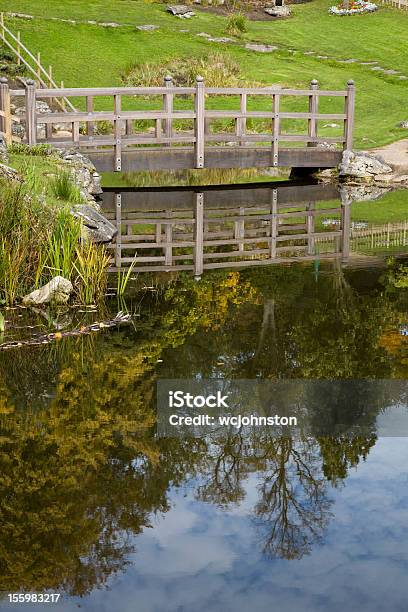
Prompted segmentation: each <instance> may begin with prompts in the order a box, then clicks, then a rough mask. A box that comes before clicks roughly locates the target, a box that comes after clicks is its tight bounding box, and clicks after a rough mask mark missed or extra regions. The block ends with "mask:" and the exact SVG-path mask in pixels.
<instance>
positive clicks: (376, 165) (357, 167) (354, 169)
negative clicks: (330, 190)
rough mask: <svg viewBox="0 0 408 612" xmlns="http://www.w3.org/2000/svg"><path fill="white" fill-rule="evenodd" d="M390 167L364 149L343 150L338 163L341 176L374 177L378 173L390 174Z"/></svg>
mask: <svg viewBox="0 0 408 612" xmlns="http://www.w3.org/2000/svg"><path fill="white" fill-rule="evenodd" d="M391 172H392V168H391V167H390V166H389V165H388V164H386V163H385V162H384V160H383V159H382V158H381V157H379V156H376V155H371V154H370V153H366V152H365V151H359V152H358V153H355V152H354V151H344V153H343V159H342V161H341V164H340V172H339V175H340V177H343V178H347V177H350V178H369V179H370V178H374V177H376V176H378V175H383V174H390V173H391Z"/></svg>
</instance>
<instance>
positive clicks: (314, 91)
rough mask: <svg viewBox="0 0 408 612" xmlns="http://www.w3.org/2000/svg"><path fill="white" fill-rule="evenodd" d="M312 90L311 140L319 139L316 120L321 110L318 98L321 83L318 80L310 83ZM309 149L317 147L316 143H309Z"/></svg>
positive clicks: (310, 105)
mask: <svg viewBox="0 0 408 612" xmlns="http://www.w3.org/2000/svg"><path fill="white" fill-rule="evenodd" d="M310 89H311V91H312V93H311V94H310V96H309V113H310V114H311V115H312V116H311V117H310V119H309V124H308V136H309V138H316V137H317V119H316V114H317V113H318V108H319V98H318V95H319V94H318V92H317V90H318V89H319V83H318V82H317V81H316V79H313V80H312V81H310ZM307 146H308V147H315V146H316V143H315V142H308V143H307Z"/></svg>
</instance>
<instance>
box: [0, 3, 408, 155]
mask: <svg viewBox="0 0 408 612" xmlns="http://www.w3.org/2000/svg"><path fill="white" fill-rule="evenodd" d="M329 5H330V2H328V1H327V0H314V1H313V2H311V3H308V4H305V5H295V6H294V7H293V16H292V17H291V18H290V19H287V20H277V21H249V22H248V24H247V32H246V33H244V34H242V36H241V38H237V39H236V42H235V43H230V44H216V43H212V42H209V41H208V40H206V39H205V38H202V37H198V36H197V34H198V33H200V32H206V33H208V34H211V35H213V36H220V35H224V36H225V29H226V27H227V18H226V17H225V16H221V15H216V14H214V13H210V12H208V11H207V10H202V9H200V8H196V7H194V10H195V11H196V13H197V16H196V17H194V18H193V19H191V20H188V21H187V20H180V19H177V18H174V17H172V16H171V15H169V14H168V13H166V9H165V5H163V4H159V3H146V2H142V1H134V0H122V1H121V2H120V5H118V4H117V3H112V2H108V1H107V0H91V1H90V2H87V3H86V4H84V3H81V2H78V1H76V0H66V1H64V2H51V1H50V0H46V1H45V2H43V1H41V2H40V1H39V0H34V1H33V0H18V1H17V2H15V3H14V4H13V10H14V11H21V12H25V13H30V14H33V15H35V16H36V17H37V19H36V20H35V21H29V20H24V19H8V23H9V25H10V26H11V27H12V29H13V30H20V31H21V35H22V38H23V40H24V41H25V42H26V43H27V44H28V45H29V47H30V49H31V50H32V51H33V52H38V51H41V57H42V60H43V62H44V64H46V65H47V64H48V63H50V64H52V65H53V67H54V74H55V77H56V79H57V80H58V79H63V80H64V82H65V84H66V85H70V86H102V85H105V86H108V85H119V84H120V83H121V82H122V80H123V76H124V75H125V74H126V72H127V71H128V69H129V66H130V65H136V66H140V65H143V64H145V63H150V64H154V65H157V66H160V65H163V64H166V63H167V62H169V61H172V60H176V59H177V58H184V59H186V58H189V59H191V60H192V59H194V58H199V57H201V56H203V55H206V54H209V53H211V52H212V51H218V52H220V53H223V54H224V55H225V56H226V57H228V58H231V59H232V60H234V61H235V62H237V64H238V65H239V67H240V71H241V78H242V79H244V80H247V81H250V82H254V81H256V82H259V83H261V84H272V83H278V84H280V85H290V86H296V87H303V86H305V85H307V84H308V82H309V81H310V80H311V79H312V78H317V79H318V80H319V82H320V85H321V87H322V88H330V89H342V88H344V85H345V83H346V81H347V80H348V79H350V78H353V79H354V80H355V82H356V87H357V114H356V131H355V133H356V138H355V145H356V147H357V148H369V147H374V146H378V145H382V144H385V143H388V142H391V141H394V140H397V139H398V138H401V137H403V136H404V135H405V133H404V131H403V130H401V129H400V128H397V127H396V125H397V124H398V123H399V122H400V121H402V120H404V119H406V115H405V111H404V109H405V107H406V98H407V93H408V81H404V80H400V78H399V76H400V75H401V74H402V75H405V74H406V75H407V76H408V56H407V55H406V54H404V53H402V49H403V48H404V45H405V33H406V28H407V25H408V14H405V13H404V12H400V11H397V10H395V9H391V8H383V7H381V8H380V10H379V11H378V12H377V13H375V14H372V15H366V16H356V17H352V18H347V19H344V18H343V19H342V18H336V17H333V16H329V15H328V14H327V8H328V6H329ZM7 8H9V6H8V2H7V0H0V10H7ZM45 16H46V18H45ZM53 17H56V18H59V19H74V20H78V21H79V22H81V23H76V24H72V23H65V22H60V21H55V20H53V19H52V18H53ZM87 20H97V21H104V22H110V21H113V22H117V23H119V24H123V25H122V27H116V28H112V27H111V28H107V27H101V26H98V25H89V24H86V23H82V22H86V21H87ZM143 24H155V25H158V26H159V27H160V28H159V29H158V30H156V31H153V32H142V31H138V30H136V28H135V26H136V25H143ZM182 30H184V31H182ZM390 31H392V33H393V35H392V37H387V44H386V45H385V44H384V35H385V33H387V32H390ZM248 41H259V42H263V43H267V44H272V45H277V46H278V50H276V51H274V52H273V53H257V52H253V51H248V50H246V49H245V48H244V44H245V43H246V42H248ZM351 41H352V42H351ZM309 51H314V52H315V54H314V55H304V53H305V52H306V53H308V52H309ZM318 56H321V57H318ZM325 56H327V57H326V59H325ZM344 60H358V61H354V62H350V63H344ZM370 61H377V62H378V63H379V65H380V66H381V67H382V68H384V69H395V70H398V71H400V74H399V75H391V74H385V73H383V72H381V71H376V70H373V66H371V65H361V62H370ZM303 102H304V101H303ZM233 103H234V102H233V101H229V102H228V101H227V100H225V99H218V100H216V104H217V107H218V108H223V107H228V106H229V105H231V104H233ZM262 103H263V102H262V101H259V102H257V103H254V104H253V108H254V109H256V108H260V107H261V105H262ZM332 103H333V101H330V100H327V101H325V102H322V107H321V110H322V111H323V112H324V111H325V110H326V111H327V110H328V108H331V109H332V108H333V105H332ZM102 104H103V105H104V106H105V107H108V105H111V101H110V100H109V101H107V100H106V101H104V102H102ZM156 104H157V103H156ZM150 105H152V106H153V107H154V105H155V103H154V102H151V103H150ZM209 105H210V106H211V101H209ZM142 106H143V107H144V108H147V107H148V106H149V104H148V103H147V102H146V100H135V99H131V100H127V101H124V108H125V109H126V108H140V107H142ZM295 108H300V106H299V104H298V103H297V102H296V101H292V100H290V101H288V109H295ZM302 108H303V107H302ZM334 112H336V111H334ZM338 131H339V130H336V129H335V128H332V127H330V126H329V125H326V126H325V125H320V126H319V132H320V134H321V135H322V136H325V135H326V136H334V135H338Z"/></svg>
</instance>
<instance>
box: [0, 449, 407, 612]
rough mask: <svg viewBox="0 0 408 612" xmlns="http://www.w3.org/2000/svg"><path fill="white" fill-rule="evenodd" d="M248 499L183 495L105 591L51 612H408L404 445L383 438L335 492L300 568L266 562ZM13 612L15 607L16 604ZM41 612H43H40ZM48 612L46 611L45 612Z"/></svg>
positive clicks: (250, 488)
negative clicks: (228, 503)
mask: <svg viewBox="0 0 408 612" xmlns="http://www.w3.org/2000/svg"><path fill="white" fill-rule="evenodd" d="M256 485H257V480H256V475H251V476H250V478H249V479H248V481H246V488H247V498H246V499H245V500H244V502H243V503H242V504H241V506H239V507H233V508H232V510H231V511H222V510H219V509H217V508H215V507H214V506H212V505H211V504H205V503H201V502H197V501H195V500H194V499H193V497H192V494H190V493H187V495H186V493H185V492H184V491H181V492H175V493H174V494H173V495H172V498H171V499H172V509H171V510H170V511H169V512H168V513H167V514H166V515H165V516H164V518H160V519H157V520H156V521H153V528H152V529H147V530H145V532H144V533H143V534H142V535H141V536H139V537H137V538H136V540H135V545H136V548H137V552H136V554H135V555H134V557H133V559H132V561H133V564H132V565H130V566H129V567H128V569H127V571H126V573H125V574H122V575H119V576H118V577H117V578H115V579H114V580H113V582H112V584H111V585H110V588H109V589H108V590H97V591H94V593H93V594H92V595H91V596H90V597H87V598H85V599H84V600H72V601H67V602H63V603H62V604H61V605H58V606H52V607H53V608H54V609H56V608H57V609H58V610H63V611H64V612H65V611H69V612H71V611H74V610H78V604H79V605H80V607H81V608H82V609H84V610H89V611H94V610H98V611H101V612H105V611H106V612H108V611H109V612H111V611H118V612H204V611H205V612H244V611H245V612H248V611H250V612H266V611H268V612H271V611H275V610H276V611H279V612H320V611H321V612H354V611H359V612H380V611H381V612H400V611H401V612H406V611H407V610H408V580H407V570H408V486H407V485H408V440H407V439H406V438H405V439H403V438H382V439H380V440H379V441H378V442H377V444H376V446H375V447H374V448H372V449H371V451H370V454H369V456H368V459H367V461H366V462H365V463H361V464H360V465H359V466H358V468H357V469H353V470H351V472H350V475H349V477H348V479H347V481H346V486H345V487H342V488H339V489H338V490H336V489H333V490H331V491H330V497H332V498H333V499H334V504H333V506H332V508H331V510H332V512H333V515H334V516H333V519H332V521H331V523H330V525H329V528H328V531H327V534H326V537H325V540H324V543H323V544H320V545H316V546H315V547H314V548H313V550H312V553H311V554H310V555H309V556H306V557H304V558H303V559H301V560H300V561H285V560H280V559H276V560H268V559H267V558H265V557H264V556H263V555H262V553H261V552H260V546H261V543H260V539H259V532H258V531H257V529H256V526H255V525H254V523H253V521H252V520H251V518H250V516H249V513H250V511H251V509H252V508H253V506H254V504H255V502H256V500H257V491H256ZM7 609H9V610H12V609H13V610H15V609H16V606H14V607H12V606H10V607H9V608H7ZM35 609H36V610H40V609H42V608H41V607H40V606H39V605H36V606H35ZM46 609H50V607H49V606H47V607H46Z"/></svg>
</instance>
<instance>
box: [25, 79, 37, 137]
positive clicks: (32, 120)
mask: <svg viewBox="0 0 408 612" xmlns="http://www.w3.org/2000/svg"><path fill="white" fill-rule="evenodd" d="M25 102H26V132H27V142H28V144H29V145H35V144H36V143H37V109H36V95H35V83H34V81H31V80H29V81H26V95H25Z"/></svg>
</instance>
